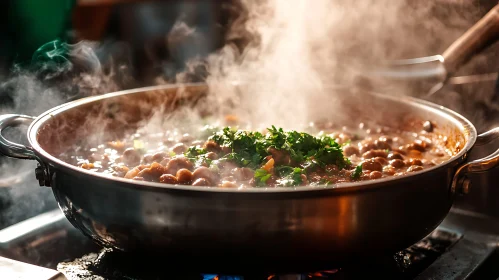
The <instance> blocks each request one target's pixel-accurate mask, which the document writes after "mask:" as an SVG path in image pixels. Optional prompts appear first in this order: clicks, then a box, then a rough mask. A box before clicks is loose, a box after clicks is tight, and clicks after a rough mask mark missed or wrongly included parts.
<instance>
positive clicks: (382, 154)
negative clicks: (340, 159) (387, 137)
mask: <svg viewBox="0 0 499 280" xmlns="http://www.w3.org/2000/svg"><path fill="white" fill-rule="evenodd" d="M387 156H388V154H387V153H386V151H383V150H371V151H368V152H365V153H363V154H362V157H363V158H374V157H383V158H386V157H387Z"/></svg>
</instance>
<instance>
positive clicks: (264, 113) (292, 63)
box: [206, 0, 478, 129]
mask: <svg viewBox="0 0 499 280" xmlns="http://www.w3.org/2000/svg"><path fill="white" fill-rule="evenodd" d="M445 2H447V3H443V1H440V3H438V4H439V5H442V4H444V5H443V6H440V7H437V4H436V3H434V2H433V1H390V0H376V1H374V0H367V1H360V2H359V1H330V0H315V1H313V3H311V2H310V1H306V0H294V1H289V0H259V1H254V0H242V1H241V3H242V6H243V7H244V13H243V14H242V16H241V17H240V18H239V19H238V20H237V21H235V22H234V24H233V26H232V29H231V31H230V33H229V36H228V39H229V41H228V43H227V44H226V45H225V47H224V48H223V49H222V50H220V51H219V52H218V53H216V54H214V55H212V56H210V57H209V58H208V59H207V63H206V67H207V71H208V73H209V74H208V76H207V79H206V81H207V83H208V85H209V86H210V89H211V95H212V100H211V102H212V103H213V104H214V106H218V107H223V109H225V108H224V106H225V104H227V103H230V104H235V109H233V111H235V112H237V114H238V115H239V116H241V118H243V119H246V120H249V121H251V122H253V123H254V124H260V123H266V124H267V125H269V124H275V125H278V126H283V127H287V128H293V129H300V127H297V125H298V124H299V123H300V122H303V120H309V119H311V118H314V117H315V116H317V115H320V114H324V113H329V114H330V115H331V114H334V113H335V112H337V113H338V115H339V113H340V112H341V110H342V109H341V107H339V106H340V105H339V104H338V103H337V102H336V100H337V98H338V97H339V96H338V95H339V94H340V95H341V94H348V93H347V92H346V91H334V90H332V88H335V87H336V88H337V87H341V86H347V87H348V86H351V85H354V84H355V83H356V79H357V78H358V76H359V75H361V74H363V71H365V70H366V68H368V67H371V66H373V65H377V64H379V65H381V64H382V63H384V62H386V61H388V60H391V59H404V58H413V57H419V56H428V55H433V54H439V53H441V52H443V51H444V50H445V48H446V47H447V46H448V45H450V43H451V42H453V41H454V40H455V39H456V38H458V37H459V36H460V35H461V34H462V33H463V31H464V30H466V28H468V27H469V26H470V23H472V20H473V19H472V18H473V16H474V12H473V11H476V12H475V13H478V10H477V9H473V8H472V7H470V6H469V5H470V4H468V9H467V10H466V12H463V11H461V10H459V9H456V8H455V7H456V6H458V5H456V4H458V3H457V2H458V1H445ZM461 2H462V1H461ZM446 4H447V5H448V4H453V5H455V6H454V7H453V8H452V7H449V6H446ZM459 4H460V5H462V4H463V3H459ZM236 40H240V41H241V40H242V41H244V42H245V45H244V46H243V47H240V46H237V45H236V44H235V43H234V42H235V41H236ZM231 83H242V84H243V86H241V87H239V88H234V87H232V86H231V85H230V84H231ZM408 92H409V91H408V88H398V90H397V91H394V92H393V93H394V94H408ZM378 109H382V108H378ZM227 111H230V110H229V109H227ZM373 113H375V112H373Z"/></svg>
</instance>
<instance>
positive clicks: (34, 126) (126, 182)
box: [27, 83, 477, 194]
mask: <svg viewBox="0 0 499 280" xmlns="http://www.w3.org/2000/svg"><path fill="white" fill-rule="evenodd" d="M186 87H188V88H207V85H206V84H205V83H188V84H169V85H159V86H150V87H142V88H135V89H130V90H123V91H118V92H112V93H107V94H103V95H99V96H92V97H85V98H81V99H78V100H75V101H71V102H68V103H65V104H62V105H59V106H57V107H54V108H52V109H50V110H48V111H46V112H44V113H42V114H41V115H40V116H38V117H37V118H36V119H35V120H34V121H33V122H32V123H31V125H30V126H29V128H28V133H27V136H28V141H29V143H30V145H31V147H32V149H33V150H34V152H35V153H36V154H37V156H38V157H40V159H41V160H42V161H44V162H45V163H46V164H47V163H48V164H49V166H50V167H56V168H59V169H62V170H64V171H69V172H71V173H73V174H79V175H83V174H84V175H88V176H91V177H94V178H95V177H96V178H99V179H104V180H111V181H114V182H116V183H121V184H122V185H123V186H124V187H125V186H126V187H131V188H141V189H144V188H147V189H151V190H179V191H197V192H214V193H260V194H268V193H289V192H293V193H296V192H298V193H301V192H314V191H333V190H334V192H351V191H359V190H371V189H373V188H377V187H382V186H386V185H387V184H390V185H398V184H396V183H397V182H400V181H402V180H408V179H411V178H414V177H416V176H422V175H423V174H427V173H430V172H433V171H435V170H437V169H441V168H447V167H448V166H449V165H452V164H454V163H456V162H457V164H459V163H462V162H463V161H465V159H466V157H467V153H468V152H469V151H470V150H471V148H473V146H474V144H475V141H476V139H477V131H476V128H475V127H474V125H473V124H472V123H471V122H470V121H469V120H468V119H466V118H465V117H463V116H462V115H461V114H459V113H457V112H455V111H453V110H451V109H448V108H446V107H444V106H441V105H437V104H435V103H432V102H429V101H425V100H421V99H418V98H414V97H408V96H393V95H388V94H381V93H377V92H368V93H369V94H372V95H375V96H380V97H381V98H385V99H390V100H394V101H397V102H405V103H411V105H412V106H416V107H419V108H422V109H423V110H426V111H431V112H433V113H435V114H437V115H440V116H442V117H443V118H445V119H447V120H449V121H451V122H452V123H453V124H454V125H456V126H457V127H459V130H460V131H461V132H462V133H466V132H467V133H466V134H468V139H467V141H466V143H465V145H464V147H463V148H462V149H461V150H460V151H459V152H458V153H457V154H455V155H454V156H452V157H451V158H450V159H449V160H447V161H446V162H445V163H442V164H439V165H436V166H433V167H430V168H427V169H424V170H422V171H418V172H413V173H409V174H404V175H402V176H397V177H393V176H391V177H387V178H381V179H376V180H368V181H360V182H348V183H340V184H333V185H328V186H326V185H320V186H297V187H282V188H244V189H226V188H220V187H216V186H214V187H198V186H184V185H170V184H163V183H155V182H144V181H135V180H130V179H125V178H120V177H114V176H109V175H105V174H103V173H97V172H93V171H89V170H85V169H82V168H79V167H77V166H74V165H71V164H69V163H66V162H64V161H62V160H61V159H58V158H57V157H55V156H53V155H51V154H49V153H48V152H46V151H45V150H44V149H43V148H42V147H41V146H40V144H39V143H38V140H37V134H38V130H39V129H40V128H41V127H42V126H43V124H44V123H45V122H46V121H47V120H48V119H50V118H52V117H53V116H54V115H56V114H59V113H62V112H64V111H67V110H70V109H72V108H76V107H78V106H80V105H83V104H88V103H92V102H97V101H100V100H104V99H108V98H112V97H116V96H123V95H128V94H134V93H138V92H145V91H152V90H164V89H174V88H179V89H181V88H186ZM394 183H395V184H394Z"/></svg>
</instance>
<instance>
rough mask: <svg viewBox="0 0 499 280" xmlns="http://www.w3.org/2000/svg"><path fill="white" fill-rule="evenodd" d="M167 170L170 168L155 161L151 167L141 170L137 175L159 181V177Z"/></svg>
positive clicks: (148, 179)
mask: <svg viewBox="0 0 499 280" xmlns="http://www.w3.org/2000/svg"><path fill="white" fill-rule="evenodd" d="M167 172H168V170H167V169H166V167H164V166H162V165H161V164H159V163H157V162H153V163H152V164H151V166H150V167H149V168H145V169H143V170H141V171H140V172H139V173H138V174H137V176H139V177H142V178H144V180H146V181H158V180H159V177H160V176H161V175H163V174H165V173H167Z"/></svg>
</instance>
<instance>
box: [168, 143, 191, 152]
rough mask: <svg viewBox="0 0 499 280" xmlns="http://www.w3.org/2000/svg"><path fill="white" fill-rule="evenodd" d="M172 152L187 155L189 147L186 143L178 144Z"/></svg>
mask: <svg viewBox="0 0 499 280" xmlns="http://www.w3.org/2000/svg"><path fill="white" fill-rule="evenodd" d="M171 150H172V152H174V153H176V154H177V155H178V154H182V153H185V152H186V151H187V146H186V145H185V144H184V143H177V144H175V145H174V146H173V147H172V149H171Z"/></svg>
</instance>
